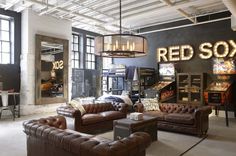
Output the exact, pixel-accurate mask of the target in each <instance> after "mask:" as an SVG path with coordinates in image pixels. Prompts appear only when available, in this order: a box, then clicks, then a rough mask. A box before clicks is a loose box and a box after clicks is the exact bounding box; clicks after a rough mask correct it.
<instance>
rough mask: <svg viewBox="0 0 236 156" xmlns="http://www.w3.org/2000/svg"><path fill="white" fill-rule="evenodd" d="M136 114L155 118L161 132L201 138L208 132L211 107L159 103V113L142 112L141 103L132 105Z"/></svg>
mask: <svg viewBox="0 0 236 156" xmlns="http://www.w3.org/2000/svg"><path fill="white" fill-rule="evenodd" d="M134 109H135V111H136V112H142V113H144V114H145V115H150V116H154V117H157V120H158V122H157V126H158V129H161V130H169V131H175V132H181V133H188V134H194V135H198V136H202V135H203V134H206V133H207V130H208V125H209V123H208V116H209V114H210V113H211V111H212V110H211V107H209V106H198V105H190V104H173V103H160V104H159V109H160V111H144V107H143V104H142V103H136V104H135V105H134Z"/></svg>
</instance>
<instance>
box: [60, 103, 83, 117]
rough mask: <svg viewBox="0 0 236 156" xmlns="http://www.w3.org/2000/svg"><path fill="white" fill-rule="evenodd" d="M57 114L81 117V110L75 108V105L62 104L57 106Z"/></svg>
mask: <svg viewBox="0 0 236 156" xmlns="http://www.w3.org/2000/svg"><path fill="white" fill-rule="evenodd" d="M57 114H58V115H63V116H66V117H71V118H75V117H81V112H80V111H79V110H77V109H74V108H73V107H71V106H69V105H67V106H61V107H58V108H57Z"/></svg>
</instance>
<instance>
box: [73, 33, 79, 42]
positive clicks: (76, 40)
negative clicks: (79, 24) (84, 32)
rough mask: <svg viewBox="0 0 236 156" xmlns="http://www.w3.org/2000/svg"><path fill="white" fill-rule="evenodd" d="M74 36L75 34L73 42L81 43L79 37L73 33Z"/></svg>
mask: <svg viewBox="0 0 236 156" xmlns="http://www.w3.org/2000/svg"><path fill="white" fill-rule="evenodd" d="M73 36H74V40H73V42H74V43H79V42H78V40H79V37H78V36H77V35H73Z"/></svg>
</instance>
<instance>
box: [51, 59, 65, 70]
mask: <svg viewBox="0 0 236 156" xmlns="http://www.w3.org/2000/svg"><path fill="white" fill-rule="evenodd" d="M52 65H53V67H52V69H54V70H56V69H63V67H64V66H63V61H62V60H60V61H55V62H52Z"/></svg>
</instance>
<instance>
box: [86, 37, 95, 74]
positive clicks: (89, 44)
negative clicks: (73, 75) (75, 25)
mask: <svg viewBox="0 0 236 156" xmlns="http://www.w3.org/2000/svg"><path fill="white" fill-rule="evenodd" d="M88 40H89V42H88ZM92 41H93V45H92ZM88 47H89V48H88ZM92 48H93V50H92ZM88 56H91V59H90V60H89V59H88ZM92 58H94V60H93V59H92ZM88 64H90V67H91V68H88V67H89V65H88ZM93 67H94V68H93ZM85 68H86V69H91V70H96V56H95V38H94V37H92V36H86V52H85Z"/></svg>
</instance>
